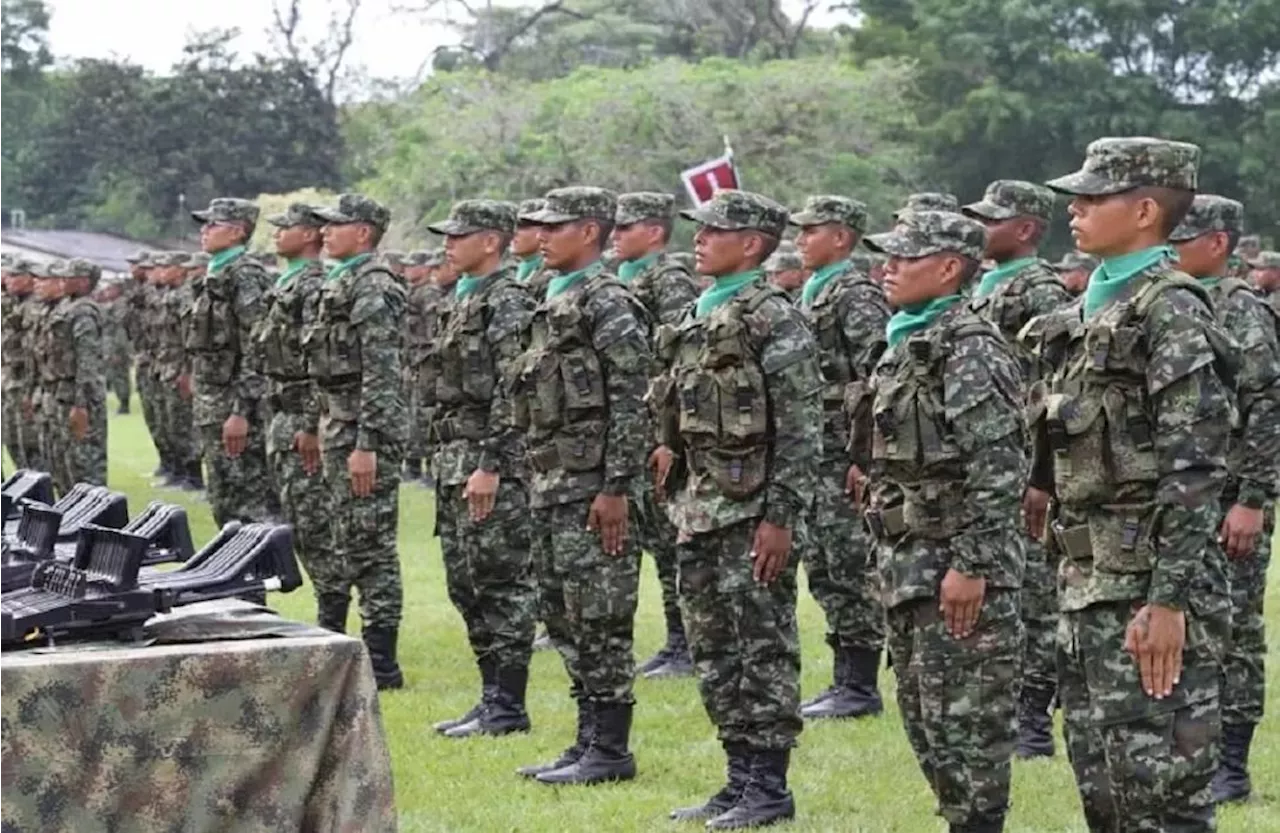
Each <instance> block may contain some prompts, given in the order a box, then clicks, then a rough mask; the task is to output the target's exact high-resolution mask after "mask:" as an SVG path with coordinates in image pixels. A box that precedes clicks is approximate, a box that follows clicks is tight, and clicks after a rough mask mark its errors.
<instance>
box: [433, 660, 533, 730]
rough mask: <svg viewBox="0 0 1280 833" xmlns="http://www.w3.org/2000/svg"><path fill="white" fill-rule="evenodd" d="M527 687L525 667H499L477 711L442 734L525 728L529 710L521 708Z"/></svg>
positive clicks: (526, 667)
mask: <svg viewBox="0 0 1280 833" xmlns="http://www.w3.org/2000/svg"><path fill="white" fill-rule="evenodd" d="M528 687H529V668H528V666H525V667H524V668H499V669H498V670H497V675H496V678H495V683H494V686H493V689H492V691H491V692H489V693H488V697H487V698H486V699H485V700H484V704H483V705H482V706H481V708H480V713H479V714H477V715H476V716H475V717H473V718H472V719H471V720H468V721H466V722H465V723H459V724H458V725H456V726H454V727H452V728H450V729H446V730H445V733H444V735H445V737H449V738H469V737H471V736H472V735H493V736H495V737H497V736H499V735H509V734H511V733H512V732H527V731H529V728H530V726H529V713H528V712H527V711H525V708H524V694H525V689H527V688H528Z"/></svg>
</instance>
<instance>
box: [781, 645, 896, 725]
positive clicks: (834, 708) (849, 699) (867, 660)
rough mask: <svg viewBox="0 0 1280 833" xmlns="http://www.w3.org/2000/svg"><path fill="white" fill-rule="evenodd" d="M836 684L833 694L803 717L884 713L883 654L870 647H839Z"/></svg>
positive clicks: (809, 708)
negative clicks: (882, 694) (882, 690)
mask: <svg viewBox="0 0 1280 833" xmlns="http://www.w3.org/2000/svg"><path fill="white" fill-rule="evenodd" d="M836 671H837V676H836V685H835V687H834V690H833V691H832V692H831V695H830V696H829V697H827V698H826V699H825V700H822V701H821V702H819V703H816V704H814V705H812V706H810V707H808V708H807V709H801V711H800V716H801V717H804V718H807V719H811V720H815V719H821V718H841V717H868V716H871V715H877V714H880V713H881V712H882V711H884V702H883V701H882V700H881V699H880V689H879V687H878V684H877V678H878V676H879V673H880V652H879V651H873V650H871V649H869V648H836Z"/></svg>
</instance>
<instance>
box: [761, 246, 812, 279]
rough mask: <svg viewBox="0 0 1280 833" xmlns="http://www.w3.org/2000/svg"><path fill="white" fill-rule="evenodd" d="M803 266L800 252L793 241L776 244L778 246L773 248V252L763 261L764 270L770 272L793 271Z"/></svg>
mask: <svg viewBox="0 0 1280 833" xmlns="http://www.w3.org/2000/svg"><path fill="white" fill-rule="evenodd" d="M803 268H804V260H802V259H801V257H800V252H799V250H798V249H796V246H795V244H794V243H791V242H783V243H779V244H778V248H776V249H774V251H773V254H771V255H769V257H768V259H767V260H765V262H764V270H765V271H766V272H768V273H770V274H773V273H774V272H793V271H795V270H797V269H803Z"/></svg>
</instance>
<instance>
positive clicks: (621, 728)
mask: <svg viewBox="0 0 1280 833" xmlns="http://www.w3.org/2000/svg"><path fill="white" fill-rule="evenodd" d="M590 708H591V711H592V714H593V715H594V719H595V731H594V732H593V733H592V736H591V744H590V745H589V746H588V747H587V751H586V752H583V753H582V757H581V758H579V759H578V760H577V761H575V762H574V763H572V764H569V765H568V766H566V767H562V768H560V769H553V770H551V771H550V772H543V773H540V774H539V775H538V780H539V781H541V782H542V783H543V784H581V785H584V786H587V785H591V784H603V783H605V782H607V781H630V780H631V779H632V778H635V777H636V759H635V758H634V757H633V756H632V754H631V750H630V748H629V744H630V739H631V709H632V705H631V704H630V703H592V704H591V705H590Z"/></svg>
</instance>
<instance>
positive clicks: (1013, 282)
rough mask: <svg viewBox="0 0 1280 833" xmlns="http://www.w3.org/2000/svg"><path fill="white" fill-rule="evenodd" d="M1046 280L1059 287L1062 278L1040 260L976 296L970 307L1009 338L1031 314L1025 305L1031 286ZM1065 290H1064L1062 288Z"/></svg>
mask: <svg viewBox="0 0 1280 833" xmlns="http://www.w3.org/2000/svg"><path fill="white" fill-rule="evenodd" d="M1047 284H1054V285H1056V286H1057V287H1058V288H1059V289H1061V288H1062V281H1061V280H1059V278H1058V276H1057V275H1055V274H1054V273H1053V272H1051V271H1049V269H1048V267H1046V266H1044V264H1043V263H1041V262H1040V261H1036V262H1035V263H1033V264H1030V265H1028V266H1026V267H1025V268H1024V269H1022V270H1021V271H1019V272H1017V273H1015V274H1014V275H1011V276H1010V277H1009V278H1008V279H1007V280H1005V281H1004V282H1003V283H1001V284H1000V285H999V286H997V287H996V288H995V289H994V290H993V291H992V292H991V294H990V295H987V296H986V297H984V298H977V299H975V300H974V301H973V302H972V304H971V308H972V309H973V311H974V312H976V313H978V314H979V315H981V316H982V317H983V318H985V319H987V320H988V321H990V322H991V323H993V324H995V325H996V327H997V328H999V330H1000V332H1001V333H1002V334H1003V335H1004V337H1005V338H1006V339H1008V340H1010V341H1012V340H1013V339H1014V338H1015V337H1016V336H1017V335H1018V332H1019V331H1020V330H1021V329H1022V328H1023V327H1024V326H1026V324H1027V322H1028V321H1030V320H1031V318H1033V317H1034V315H1036V314H1038V313H1035V312H1034V311H1033V310H1030V309H1028V308H1027V295H1028V294H1030V290H1032V289H1035V288H1037V287H1040V286H1044V285H1047ZM1064 291H1065V290H1064Z"/></svg>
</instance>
